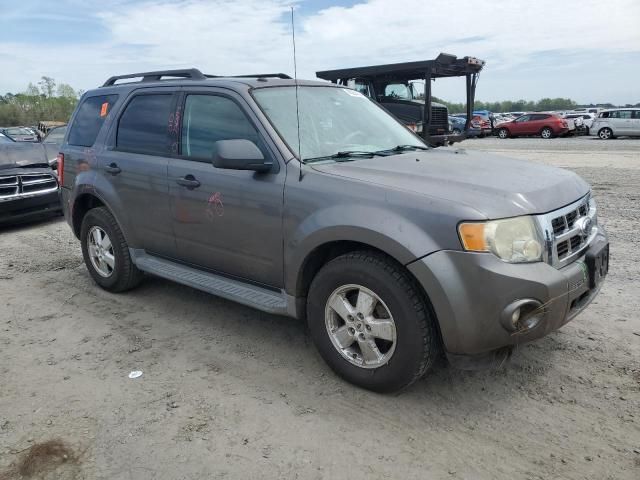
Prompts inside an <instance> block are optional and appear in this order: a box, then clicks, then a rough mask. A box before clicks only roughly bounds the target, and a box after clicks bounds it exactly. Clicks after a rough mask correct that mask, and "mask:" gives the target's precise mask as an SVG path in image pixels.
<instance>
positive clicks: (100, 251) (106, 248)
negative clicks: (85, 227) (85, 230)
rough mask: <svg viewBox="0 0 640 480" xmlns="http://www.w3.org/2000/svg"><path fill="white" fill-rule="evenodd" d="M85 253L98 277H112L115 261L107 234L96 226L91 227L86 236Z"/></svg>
mask: <svg viewBox="0 0 640 480" xmlns="http://www.w3.org/2000/svg"><path fill="white" fill-rule="evenodd" d="M87 251H88V252H89V260H91V265H92V266H93V268H94V270H95V271H96V272H98V275H100V276H101V277H105V278H108V277H110V276H111V275H113V272H114V270H115V268H116V259H115V255H114V253H113V245H112V244H111V239H110V238H109V235H107V232H105V231H104V230H103V229H102V228H100V227H98V226H93V227H91V229H90V230H89V234H88V235H87Z"/></svg>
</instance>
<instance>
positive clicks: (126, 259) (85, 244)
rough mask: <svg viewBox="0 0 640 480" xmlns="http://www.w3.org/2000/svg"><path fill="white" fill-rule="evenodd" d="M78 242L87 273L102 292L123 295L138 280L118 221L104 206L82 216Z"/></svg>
mask: <svg viewBox="0 0 640 480" xmlns="http://www.w3.org/2000/svg"><path fill="white" fill-rule="evenodd" d="M80 242H81V245H82V256H83V257H84V263H85V264H86V266H87V270H89V273H90V274H91V277H93V279H94V280H95V282H96V283H97V284H98V285H100V286H101V287H102V288H104V289H105V290H108V291H110V292H123V291H125V290H129V289H131V288H133V287H135V286H136V285H138V283H140V280H142V272H141V271H140V270H138V269H137V268H136V266H135V265H134V264H133V261H132V260H131V256H130V255H129V246H128V245H127V242H126V240H125V238H124V235H123V233H122V230H120V227H119V226H118V222H116V219H115V218H114V217H113V215H112V214H111V212H109V210H107V209H106V208H105V207H98V208H94V209H91V210H89V212H88V213H87V214H86V215H85V216H84V219H83V220H82V227H81V229H80Z"/></svg>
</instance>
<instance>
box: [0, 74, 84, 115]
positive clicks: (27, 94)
mask: <svg viewBox="0 0 640 480" xmlns="http://www.w3.org/2000/svg"><path fill="white" fill-rule="evenodd" d="M81 95H82V91H76V90H74V89H73V87H71V86H70V85H67V84H66V83H60V84H56V81H55V80H54V79H53V78H51V77H42V78H41V79H40V81H39V82H38V83H37V84H36V85H34V84H33V83H29V86H28V87H27V89H26V91H24V92H22V93H17V94H13V93H7V94H6V95H0V127H12V126H17V125H27V126H30V125H37V124H38V122H40V121H58V122H67V121H68V120H69V117H71V114H72V113H73V110H74V108H75V107H76V104H77V103H78V99H79V98H80V96H81Z"/></svg>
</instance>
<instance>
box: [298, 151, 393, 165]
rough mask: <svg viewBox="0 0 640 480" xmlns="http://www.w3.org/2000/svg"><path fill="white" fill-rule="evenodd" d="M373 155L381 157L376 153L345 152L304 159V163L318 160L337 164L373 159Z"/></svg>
mask: <svg viewBox="0 0 640 480" xmlns="http://www.w3.org/2000/svg"><path fill="white" fill-rule="evenodd" d="M375 155H382V154H380V153H378V152H367V151H364V150H345V151H342V152H337V153H334V154H333V155H324V156H322V157H313V158H305V159H304V162H305V163H310V162H318V161H320V160H335V161H337V162H348V161H350V159H354V158H373V157H374V156H375Z"/></svg>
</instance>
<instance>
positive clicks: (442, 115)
mask: <svg viewBox="0 0 640 480" xmlns="http://www.w3.org/2000/svg"><path fill="white" fill-rule="evenodd" d="M431 126H432V127H433V126H439V127H442V126H444V127H445V128H446V129H447V130H448V129H449V111H448V110H447V109H446V107H431Z"/></svg>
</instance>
